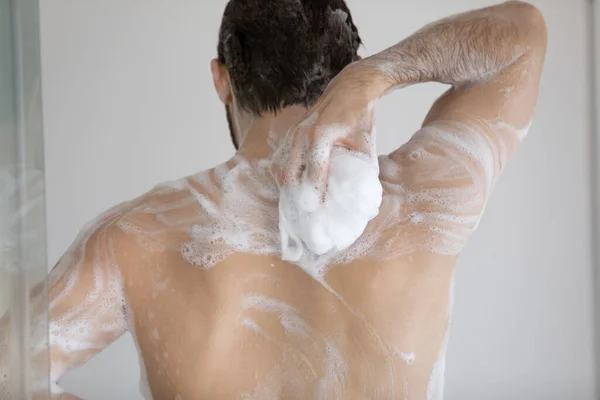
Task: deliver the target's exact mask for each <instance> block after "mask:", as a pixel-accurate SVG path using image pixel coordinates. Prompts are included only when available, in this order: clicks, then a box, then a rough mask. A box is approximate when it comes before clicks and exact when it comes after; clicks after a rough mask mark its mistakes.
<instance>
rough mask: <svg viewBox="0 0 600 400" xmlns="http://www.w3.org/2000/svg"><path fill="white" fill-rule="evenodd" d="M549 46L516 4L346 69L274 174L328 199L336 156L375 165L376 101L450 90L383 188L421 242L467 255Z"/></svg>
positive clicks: (458, 18)
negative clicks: (351, 155) (420, 88)
mask: <svg viewBox="0 0 600 400" xmlns="http://www.w3.org/2000/svg"><path fill="white" fill-rule="evenodd" d="M546 42H547V32H546V26H545V22H544V18H543V17H542V15H541V13H540V12H539V11H538V10H537V9H536V8H535V7H534V6H532V5H529V4H527V3H524V2H516V1H511V2H506V3H503V4H499V5H496V6H492V7H487V8H484V9H479V10H474V11H470V12H466V13H463V14H459V15H455V16H452V17H448V18H445V19H442V20H440V21H438V22H435V23H432V24H429V25H427V26H425V27H424V28H423V29H421V30H419V31H418V32H416V33H415V34H413V35H411V36H410V37H408V38H406V39H405V40H403V41H401V42H400V43H398V44H397V45H395V46H392V47H390V48H388V49H386V50H384V51H382V52H381V53H378V54H376V55H374V56H371V57H369V58H366V59H364V60H360V61H357V62H355V63H353V64H351V65H349V66H348V67H347V68H345V69H344V70H343V71H342V72H341V73H340V74H339V75H338V76H337V77H336V78H335V79H334V80H333V81H332V82H331V83H330V85H329V86H328V88H327V90H326V91H325V93H324V94H323V96H322V97H321V98H320V99H319V101H318V102H317V104H315V105H314V106H313V107H312V109H311V110H310V111H309V116H308V118H307V119H306V120H305V121H303V122H302V123H301V124H300V125H299V126H298V127H297V128H296V129H295V130H293V131H291V132H290V136H291V140H288V141H287V142H286V143H292V145H291V147H292V148H291V150H290V151H288V150H286V149H284V150H285V151H283V152H282V153H281V154H289V156H288V157H287V159H285V160H283V162H281V161H279V164H280V165H282V167H279V165H276V167H277V168H274V170H275V173H276V174H277V176H278V177H279V183H280V185H283V184H287V185H293V184H295V183H296V182H297V181H298V179H299V177H300V179H306V180H308V181H309V183H311V184H312V185H314V187H316V188H317V190H318V192H320V193H321V194H323V193H324V192H325V190H326V186H327V178H328V168H329V158H328V156H329V154H330V153H331V151H330V150H331V149H332V148H333V147H334V146H340V147H346V148H349V149H351V150H355V151H358V152H362V153H366V154H369V155H370V156H372V157H374V156H375V149H374V147H373V143H374V137H373V135H374V129H373V121H374V116H373V113H374V104H375V103H376V100H377V99H379V98H380V97H381V96H383V95H384V94H386V93H388V92H389V91H391V90H393V89H396V88H402V87H405V86H408V85H412V84H417V83H424V82H440V83H444V84H449V85H452V87H451V89H450V90H449V91H448V92H447V93H445V94H444V95H443V96H442V97H441V98H439V99H438V100H437V101H436V102H435V103H434V105H433V107H432V109H431V110H430V112H429V114H428V116H427V118H426V119H425V121H424V123H423V127H422V129H420V130H419V131H418V132H417V133H416V134H415V135H414V136H413V137H412V138H411V140H410V141H409V142H408V143H406V144H404V145H402V146H401V147H400V148H399V149H398V150H396V151H395V152H394V153H392V154H391V155H390V156H389V157H388V158H387V159H386V160H385V162H387V163H388V164H389V163H391V164H393V165H392V166H391V167H392V168H384V169H383V170H382V173H381V178H382V180H383V181H384V182H386V183H387V184H388V185H389V186H396V189H395V191H396V192H398V188H399V189H400V192H401V196H402V197H403V198H402V202H403V204H404V205H403V210H404V211H406V212H407V214H410V213H413V214H414V215H413V216H414V218H412V221H413V222H414V225H415V226H419V227H423V228H424V229H420V228H417V229H420V232H422V233H423V235H425V236H423V237H422V238H423V242H428V243H430V242H435V243H441V244H440V246H437V245H436V246H430V247H431V248H429V249H430V250H433V251H434V252H436V253H443V254H450V255H456V254H458V253H460V251H461V250H462V248H463V246H464V244H465V243H466V239H467V238H468V237H469V236H470V234H471V233H472V232H473V230H474V229H475V227H476V226H477V223H478V221H479V218H480V216H481V213H482V211H483V209H484V207H485V203H486V201H487V199H488V197H489V194H490V192H491V189H492V188H493V186H494V184H495V182H496V180H497V178H498V176H499V174H500V172H501V171H502V169H503V168H504V166H505V165H506V163H507V161H508V160H509V158H510V156H511V155H512V154H513V152H514V151H515V149H516V148H517V146H518V143H519V141H520V140H521V139H522V138H523V136H524V135H525V134H526V133H527V129H528V127H529V123H530V121H531V118H532V115H533V112H534V108H535V105H536V102H537V98H538V92H539V83H540V77H541V72H542V66H543V62H544V58H545V52H546ZM324 150H325V151H324ZM398 167H399V168H398ZM279 170H281V172H279ZM303 171H306V173H303ZM407 218H408V217H407V216H406V215H405V216H401V217H400V218H399V219H398V220H397V222H402V221H405V220H407ZM427 235H433V236H436V238H434V239H431V237H429V236H427Z"/></svg>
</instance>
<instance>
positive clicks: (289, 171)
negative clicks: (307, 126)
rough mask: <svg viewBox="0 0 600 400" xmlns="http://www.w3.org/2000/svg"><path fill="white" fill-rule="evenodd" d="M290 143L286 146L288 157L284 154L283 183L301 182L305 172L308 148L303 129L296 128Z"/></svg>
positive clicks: (293, 183)
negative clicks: (305, 156) (306, 150)
mask: <svg viewBox="0 0 600 400" xmlns="http://www.w3.org/2000/svg"><path fill="white" fill-rule="evenodd" d="M289 140H290V143H288V145H287V146H286V147H287V149H286V151H287V153H288V154H287V157H286V156H285V155H284V159H285V161H284V164H283V166H282V170H283V174H282V184H283V185H295V184H298V183H299V182H300V179H301V177H302V172H303V159H304V152H305V149H306V140H305V138H304V135H303V134H302V129H300V128H296V130H295V131H294V133H293V134H292V135H291V137H290V139H289Z"/></svg>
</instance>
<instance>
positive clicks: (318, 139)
mask: <svg viewBox="0 0 600 400" xmlns="http://www.w3.org/2000/svg"><path fill="white" fill-rule="evenodd" d="M308 138H309V145H308V151H307V152H308V154H307V160H308V162H307V165H306V178H307V181H308V183H309V184H310V186H311V189H312V190H313V191H314V196H315V197H316V199H315V201H318V202H319V203H322V202H323V201H324V200H325V194H326V192H327V180H328V176H329V161H330V159H331V151H332V150H333V141H332V140H331V138H330V137H329V135H328V134H327V133H325V132H323V130H322V129H321V128H315V129H312V130H311V131H310V132H309V134H308Z"/></svg>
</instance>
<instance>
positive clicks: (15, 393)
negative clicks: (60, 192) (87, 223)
mask: <svg viewBox="0 0 600 400" xmlns="http://www.w3.org/2000/svg"><path fill="white" fill-rule="evenodd" d="M39 57H40V56H39V23H38V2H37V0H0V318H1V319H0V399H2V400H29V399H32V398H36V399H47V398H49V394H48V393H49V382H48V380H49V378H48V376H49V362H48V359H49V357H48V345H47V343H48V340H47V331H48V329H47V294H46V284H45V277H46V271H47V266H46V236H45V235H46V223H45V197H44V158H43V154H44V147H43V131H42V108H41V70H40V59H39Z"/></svg>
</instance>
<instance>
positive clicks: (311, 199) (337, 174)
mask: <svg viewBox="0 0 600 400" xmlns="http://www.w3.org/2000/svg"><path fill="white" fill-rule="evenodd" d="M382 193H383V189H382V187H381V182H380V181H379V166H378V163H377V161H376V159H375V160H373V159H371V158H370V157H368V156H365V155H362V154H358V153H355V152H351V151H349V150H347V149H343V148H339V147H335V148H334V149H333V152H332V154H331V159H330V163H329V175H328V182H327V190H326V192H325V196H324V201H321V200H323V199H322V198H321V195H320V194H319V193H318V191H317V189H316V188H315V187H314V186H313V185H311V183H310V182H309V181H308V180H307V178H306V176H303V177H302V179H301V181H300V183H299V184H296V185H293V186H284V187H283V188H281V193H280V198H279V230H280V235H281V255H282V258H283V259H284V260H286V261H292V262H297V261H299V260H300V259H301V258H302V257H303V255H304V254H305V253H306V252H311V253H313V254H314V255H317V256H321V255H324V254H327V253H337V252H341V251H343V250H345V249H347V248H348V247H350V246H351V245H352V244H353V243H354V242H355V241H356V240H357V239H358V238H359V237H360V236H361V235H362V233H363V232H364V230H365V228H366V226H367V224H368V223H369V221H370V220H372V219H373V218H375V217H376V216H377V214H378V213H379V206H380V205H381V199H382Z"/></svg>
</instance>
